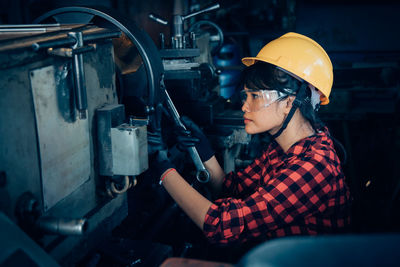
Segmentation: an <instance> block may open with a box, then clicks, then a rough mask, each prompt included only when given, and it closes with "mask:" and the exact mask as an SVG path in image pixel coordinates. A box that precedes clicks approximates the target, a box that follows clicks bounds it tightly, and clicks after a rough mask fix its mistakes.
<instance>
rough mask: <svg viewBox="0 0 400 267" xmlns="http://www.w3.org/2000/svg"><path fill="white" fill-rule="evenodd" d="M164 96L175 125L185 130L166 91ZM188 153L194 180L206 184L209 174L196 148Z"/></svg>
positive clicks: (191, 148)
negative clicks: (192, 166)
mask: <svg viewBox="0 0 400 267" xmlns="http://www.w3.org/2000/svg"><path fill="white" fill-rule="evenodd" d="M165 95H166V99H167V105H168V108H169V110H170V111H171V113H172V117H173V118H174V120H175V123H176V124H177V125H179V126H181V127H182V128H183V129H185V130H186V126H185V125H184V124H183V123H182V121H181V119H180V118H181V117H180V116H179V113H178V110H177V109H176V107H175V105H174V103H173V102H172V100H171V98H170V96H169V94H168V92H167V90H165ZM188 152H189V155H190V157H191V158H192V160H193V163H194V165H195V167H196V170H197V173H196V179H197V180H198V181H199V182H201V183H207V182H208V181H209V180H210V173H209V172H208V170H207V169H206V167H205V166H204V164H203V162H202V161H201V158H200V156H199V153H198V152H197V149H196V147H194V146H192V147H189V148H188Z"/></svg>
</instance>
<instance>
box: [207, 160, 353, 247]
mask: <svg viewBox="0 0 400 267" xmlns="http://www.w3.org/2000/svg"><path fill="white" fill-rule="evenodd" d="M332 154H334V155H332V157H334V158H335V157H336V154H335V153H332ZM338 170H339V171H340V166H339V167H338V166H337V165H336V163H335V162H328V160H327V159H326V157H324V156H321V155H318V154H316V155H315V156H313V157H312V158H307V159H304V158H296V159H295V160H293V161H291V162H289V163H288V164H287V165H286V166H285V168H282V169H281V170H280V171H277V172H275V173H274V177H268V179H267V178H265V179H266V183H261V184H259V185H258V187H256V189H255V190H254V191H253V193H252V194H251V195H250V196H248V197H246V198H244V199H238V198H225V199H219V200H217V201H215V203H214V204H213V205H212V206H211V207H210V209H209V210H208V213H207V215H206V217H205V222H204V227H203V231H204V233H205V235H206V237H207V238H208V239H209V240H210V241H211V242H212V243H219V244H228V243H233V242H237V241H240V242H244V241H246V240H249V239H254V238H259V237H260V236H261V235H263V238H264V239H269V238H273V237H279V236H286V235H295V234H316V233H317V231H318V229H322V228H324V227H325V228H332V227H340V226H342V224H344V220H345V219H342V218H334V213H335V211H337V210H338V206H341V205H345V204H346V201H347V199H348V198H349V193H348V191H346V188H345V185H344V177H343V175H341V174H340V173H338ZM245 173H250V171H247V172H245ZM338 177H339V179H338ZM257 179H259V178H258V177H256V178H255V180H257ZM251 181H254V179H250V180H249V181H248V182H247V183H248V184H251ZM251 186H252V187H254V186H255V185H251ZM238 189H241V186H240V183H239V185H238ZM327 209H330V210H332V212H327ZM327 213H328V217H324V216H326V214H327ZM319 214H325V215H324V216H322V215H321V216H320V215H319ZM264 236H265V237H264Z"/></svg>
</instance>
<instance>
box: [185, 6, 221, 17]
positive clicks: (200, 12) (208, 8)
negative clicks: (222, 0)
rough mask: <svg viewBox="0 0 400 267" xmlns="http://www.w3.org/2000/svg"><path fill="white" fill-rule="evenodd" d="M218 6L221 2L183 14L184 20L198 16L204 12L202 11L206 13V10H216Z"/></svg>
mask: <svg viewBox="0 0 400 267" xmlns="http://www.w3.org/2000/svg"><path fill="white" fill-rule="evenodd" d="M218 8H219V4H214V5H212V6H209V7H206V8H204V9H201V10H199V11H196V12H193V13H190V14H187V15H186V16H182V20H185V19H188V18H191V17H194V16H197V15H199V14H202V13H205V12H209V11H212V10H215V9H218Z"/></svg>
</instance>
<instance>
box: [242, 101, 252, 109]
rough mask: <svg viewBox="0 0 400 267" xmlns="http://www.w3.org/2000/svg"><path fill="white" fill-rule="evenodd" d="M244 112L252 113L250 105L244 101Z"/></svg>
mask: <svg viewBox="0 0 400 267" xmlns="http://www.w3.org/2000/svg"><path fill="white" fill-rule="evenodd" d="M242 111H243V112H250V110H249V104H247V101H244V102H243V105H242Z"/></svg>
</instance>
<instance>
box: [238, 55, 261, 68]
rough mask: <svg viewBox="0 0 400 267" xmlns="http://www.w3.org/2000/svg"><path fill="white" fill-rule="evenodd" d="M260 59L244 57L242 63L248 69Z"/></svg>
mask: <svg viewBox="0 0 400 267" xmlns="http://www.w3.org/2000/svg"><path fill="white" fill-rule="evenodd" d="M258 60H259V59H258V58H256V57H244V58H242V63H243V64H244V65H246V66H247V67H249V66H251V65H253V64H254V63H255V62H256V61H258Z"/></svg>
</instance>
